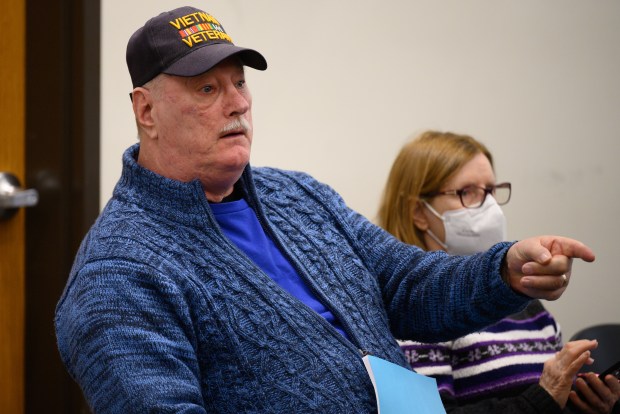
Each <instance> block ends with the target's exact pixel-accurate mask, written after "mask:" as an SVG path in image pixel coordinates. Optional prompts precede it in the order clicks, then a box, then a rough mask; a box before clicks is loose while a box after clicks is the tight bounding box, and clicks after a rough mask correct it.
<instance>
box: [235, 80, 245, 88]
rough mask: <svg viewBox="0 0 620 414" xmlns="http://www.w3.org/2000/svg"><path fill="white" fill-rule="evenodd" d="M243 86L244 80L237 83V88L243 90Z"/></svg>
mask: <svg viewBox="0 0 620 414" xmlns="http://www.w3.org/2000/svg"><path fill="white" fill-rule="evenodd" d="M244 86H245V79H243V80H240V81H238V82H237V88H243V87H244Z"/></svg>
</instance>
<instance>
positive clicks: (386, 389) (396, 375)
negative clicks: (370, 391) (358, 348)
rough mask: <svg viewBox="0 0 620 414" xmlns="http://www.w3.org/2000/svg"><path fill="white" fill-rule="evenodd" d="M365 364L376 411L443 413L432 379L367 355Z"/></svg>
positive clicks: (382, 413)
mask: <svg viewBox="0 0 620 414" xmlns="http://www.w3.org/2000/svg"><path fill="white" fill-rule="evenodd" d="M363 360H364V365H365V366H366V370H367V371H368V375H370V379H371V381H372V383H373V385H374V387H375V394H376V396H377V405H378V410H379V414H404V413H415V414H445V413H446V410H445V409H444V407H443V404H442V403H441V398H440V397H439V391H438V390H437V381H435V378H431V377H427V376H424V375H420V374H417V373H415V372H413V371H410V370H408V369H406V368H403V367H401V366H399V365H396V364H393V363H391V362H388V361H386V360H384V359H381V358H377V357H375V356H372V355H367V356H365V357H364V358H363Z"/></svg>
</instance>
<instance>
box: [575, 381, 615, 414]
mask: <svg viewBox="0 0 620 414" xmlns="http://www.w3.org/2000/svg"><path fill="white" fill-rule="evenodd" d="M619 399H620V381H619V380H618V379H617V378H616V377H614V376H613V375H607V376H606V377H605V381H604V382H603V381H602V380H601V379H600V378H599V377H598V375H596V374H595V373H593V372H589V373H587V374H583V375H579V378H577V380H576V381H575V390H573V391H571V393H570V400H571V402H572V403H573V404H574V405H575V407H577V408H578V409H579V410H580V411H581V412H583V413H587V414H609V413H611V410H612V409H613V408H614V405H615V404H616V402H617V401H618V400H619Z"/></svg>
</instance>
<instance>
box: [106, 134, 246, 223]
mask: <svg viewBox="0 0 620 414" xmlns="http://www.w3.org/2000/svg"><path fill="white" fill-rule="evenodd" d="M139 151H140V144H139V143H137V144H134V145H132V146H131V147H129V148H128V149H127V150H126V151H125V152H124V154H123V171H122V174H121V178H120V179H119V181H118V183H117V184H116V187H115V188H114V194H113V197H114V198H115V199H118V200H121V201H124V202H127V203H130V204H135V205H137V206H139V207H140V208H142V209H144V210H147V211H149V212H153V213H155V214H157V215H158V216H162V217H164V218H167V219H170V220H173V221H178V222H182V223H185V224H188V225H199V224H201V223H204V219H205V213H206V214H207V216H210V217H211V219H212V220H213V217H212V214H211V209H210V208H209V202H208V201H207V198H206V196H205V193H204V191H203V189H202V185H201V183H200V181H199V180H197V179H195V180H192V181H190V182H182V181H178V180H173V179H170V178H166V177H164V176H162V175H159V174H156V173H154V172H153V171H150V170H148V169H146V168H144V167H142V166H140V165H139V164H138V162H137V159H138V153H139ZM240 181H241V184H242V185H241V187H242V188H243V191H244V195H246V196H247V190H248V188H247V187H248V184H249V186H250V187H253V184H252V177H251V172H250V166H249V164H248V165H247V166H246V167H245V169H244V171H243V174H242V176H241V179H240ZM249 192H250V193H252V194H255V192H254V191H253V189H250V191H249Z"/></svg>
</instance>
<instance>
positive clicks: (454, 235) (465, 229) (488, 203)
mask: <svg viewBox="0 0 620 414" xmlns="http://www.w3.org/2000/svg"><path fill="white" fill-rule="evenodd" d="M423 203H424V205H426V207H427V208H428V209H429V210H430V212H431V213H433V214H434V215H435V216H436V217H437V218H439V219H440V220H441V221H443V226H444V229H445V233H446V242H445V243H443V242H442V241H441V240H439V238H438V237H437V236H436V235H434V234H433V232H432V231H431V230H430V229H428V230H426V232H427V233H428V235H429V236H430V237H431V238H432V239H433V240H435V241H436V242H437V243H439V245H440V246H441V247H443V249H444V250H445V251H447V252H448V253H450V254H455V255H456V254H458V255H467V254H474V253H478V252H483V251H485V250H488V249H489V248H490V247H491V246H493V245H494V244H496V243H499V242H501V241H505V240H506V217H504V212H503V211H502V209H501V208H500V206H499V205H498V204H497V201H495V198H493V196H491V195H489V196H487V198H486V200H484V204H482V206H480V207H478V208H462V209H459V210H449V211H446V212H444V213H443V216H442V215H441V214H439V213H438V212H437V211H436V210H435V209H434V208H433V207H431V205H430V204H428V203H427V202H426V201H423Z"/></svg>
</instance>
